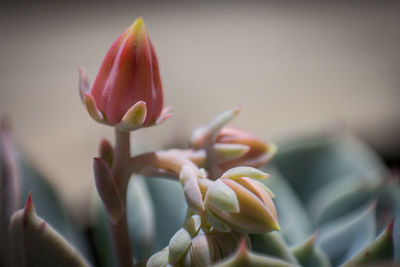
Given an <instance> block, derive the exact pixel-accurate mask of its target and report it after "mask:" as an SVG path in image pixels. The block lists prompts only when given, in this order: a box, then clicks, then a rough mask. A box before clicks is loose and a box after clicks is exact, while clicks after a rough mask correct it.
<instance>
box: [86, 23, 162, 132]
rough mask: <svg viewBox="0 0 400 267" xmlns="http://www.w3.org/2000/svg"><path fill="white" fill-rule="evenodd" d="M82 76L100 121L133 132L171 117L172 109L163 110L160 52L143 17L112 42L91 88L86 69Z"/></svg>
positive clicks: (92, 113)
mask: <svg viewBox="0 0 400 267" xmlns="http://www.w3.org/2000/svg"><path fill="white" fill-rule="evenodd" d="M79 75H80V83H79V87H80V92H81V96H82V100H83V102H84V104H85V105H86V108H87V110H88V112H89V114H90V116H91V117H92V118H93V119H94V120H96V121H98V122H101V123H104V124H107V125H111V126H115V127H117V128H118V129H120V130H122V131H132V130H135V129H138V128H141V127H148V126H152V125H155V124H159V123H161V122H163V121H164V120H165V119H167V118H168V117H170V114H169V110H170V109H169V108H164V109H163V92H162V84H161V78H160V71H159V66H158V61H157V55H156V53H155V50H154V47H153V44H152V42H151V40H150V39H149V37H148V35H147V32H146V27H145V25H144V22H143V19H142V18H138V19H136V20H135V22H134V23H133V24H132V25H131V26H130V27H129V28H128V29H126V30H125V31H124V32H123V33H122V34H121V35H120V36H119V37H118V38H117V40H116V41H115V42H114V43H113V44H112V45H111V47H110V49H109V50H108V52H107V54H106V56H105V58H104V60H103V63H102V65H101V67H100V70H99V72H98V74H97V77H96V79H95V81H94V84H93V87H92V88H91V89H90V86H89V82H88V78H87V75H86V72H85V70H84V69H83V68H80V70H79Z"/></svg>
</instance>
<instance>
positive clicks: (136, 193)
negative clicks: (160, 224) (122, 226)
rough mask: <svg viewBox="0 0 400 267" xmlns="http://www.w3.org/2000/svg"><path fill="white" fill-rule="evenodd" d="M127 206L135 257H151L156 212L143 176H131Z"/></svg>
mask: <svg viewBox="0 0 400 267" xmlns="http://www.w3.org/2000/svg"><path fill="white" fill-rule="evenodd" d="M126 207H127V209H126V212H127V220H128V228H129V235H130V240H131V244H132V248H133V250H134V252H135V254H134V255H135V258H136V259H138V260H140V259H144V258H146V257H149V256H150V255H151V253H152V249H153V243H154V232H155V214H154V207H153V202H152V199H151V196H150V192H149V190H148V188H147V185H146V183H145V181H144V178H143V177H141V176H133V177H131V180H130V181H129V184H128V193H127V204H126Z"/></svg>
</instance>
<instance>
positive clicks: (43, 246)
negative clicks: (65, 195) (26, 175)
mask: <svg viewBox="0 0 400 267" xmlns="http://www.w3.org/2000/svg"><path fill="white" fill-rule="evenodd" d="M10 237H11V239H10V240H11V259H12V262H13V264H14V265H15V266H28V265H29V266H33V267H34V266H38V267H39V266H60V267H62V266H89V265H88V264H87V263H86V261H85V260H84V259H83V258H82V257H81V256H80V255H79V254H78V252H77V251H76V250H75V249H74V248H73V247H72V246H71V245H69V244H68V242H67V241H66V240H65V239H64V238H63V237H62V236H61V235H60V234H59V233H57V232H56V231H55V230H54V229H53V228H52V227H51V226H50V225H49V224H47V223H46V222H45V221H44V220H43V219H41V218H40V217H38V216H37V215H36V213H35V211H34V207H33V203H32V200H31V197H30V196H29V198H28V201H27V204H26V206H25V208H24V210H19V211H17V212H15V213H14V215H13V216H12V218H11V223H10Z"/></svg>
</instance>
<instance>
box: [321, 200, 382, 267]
mask: <svg viewBox="0 0 400 267" xmlns="http://www.w3.org/2000/svg"><path fill="white" fill-rule="evenodd" d="M375 206H376V205H375V204H373V205H369V206H368V207H367V208H366V209H365V208H364V209H362V210H359V211H357V212H354V213H351V214H349V215H347V216H345V217H342V218H339V219H337V220H334V221H332V222H330V223H329V224H326V225H323V226H321V228H320V229H319V234H318V238H317V244H319V245H320V246H321V247H322V249H323V250H324V251H325V252H326V253H327V254H328V255H329V257H330V259H331V260H332V264H333V265H338V264H341V263H343V262H344V261H345V260H347V259H348V258H350V257H351V255H353V254H354V253H357V252H358V251H360V250H361V249H362V248H363V247H364V246H365V245H367V244H368V243H370V242H371V241H372V240H373V239H374V238H375V228H376V223H375Z"/></svg>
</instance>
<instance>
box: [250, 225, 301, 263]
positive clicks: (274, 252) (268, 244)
mask: <svg viewBox="0 0 400 267" xmlns="http://www.w3.org/2000/svg"><path fill="white" fill-rule="evenodd" d="M250 240H251V244H252V248H253V251H254V252H258V253H261V254H265V255H269V256H274V257H277V258H280V259H282V260H285V261H287V262H290V263H294V264H298V261H297V260H296V257H295V256H294V255H293V253H292V252H291V251H290V250H289V248H288V246H287V244H286V243H285V240H284V239H283V237H282V235H281V233H279V232H271V233H263V234H251V235H250Z"/></svg>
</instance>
